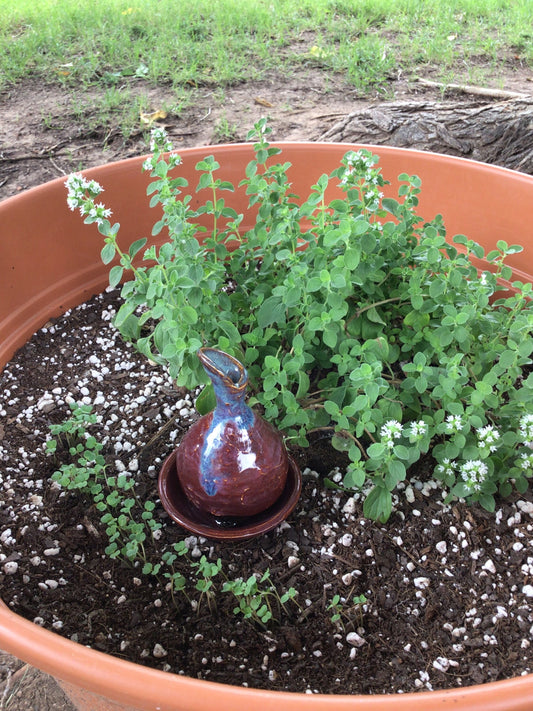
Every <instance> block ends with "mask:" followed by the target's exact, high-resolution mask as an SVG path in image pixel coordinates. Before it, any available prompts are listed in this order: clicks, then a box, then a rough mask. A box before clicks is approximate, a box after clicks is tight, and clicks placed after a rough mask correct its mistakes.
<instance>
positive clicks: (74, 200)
mask: <svg viewBox="0 0 533 711" xmlns="http://www.w3.org/2000/svg"><path fill="white" fill-rule="evenodd" d="M65 187H66V188H67V190H68V194H67V205H68V206H69V208H70V209H71V210H79V211H80V214H81V216H82V217H89V218H90V219H91V221H92V222H96V223H97V224H99V225H100V224H102V222H103V221H104V220H105V219H107V218H108V217H111V215H112V214H113V213H112V212H111V210H110V209H108V208H106V206H105V205H104V204H103V203H101V202H100V203H95V202H94V198H96V197H97V196H98V195H100V193H102V192H103V191H104V189H103V187H102V186H101V185H100V183H98V182H97V181H96V180H87V178H84V177H83V175H81V174H80V173H72V174H71V175H69V176H68V178H67V179H66V181H65Z"/></svg>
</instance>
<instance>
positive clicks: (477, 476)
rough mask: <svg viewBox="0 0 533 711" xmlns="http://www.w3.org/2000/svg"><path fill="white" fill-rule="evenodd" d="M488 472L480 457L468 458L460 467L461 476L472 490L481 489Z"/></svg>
mask: <svg viewBox="0 0 533 711" xmlns="http://www.w3.org/2000/svg"><path fill="white" fill-rule="evenodd" d="M488 472H489V469H488V467H487V465H486V464H485V462H483V461H481V460H480V459H469V460H468V461H467V462H465V463H464V464H462V465H461V467H460V473H461V478H462V479H463V481H464V482H465V483H466V484H467V486H468V487H469V488H470V489H472V490H473V491H481V484H482V483H483V482H484V481H485V479H486V477H487V474H488Z"/></svg>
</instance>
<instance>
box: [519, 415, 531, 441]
mask: <svg viewBox="0 0 533 711" xmlns="http://www.w3.org/2000/svg"><path fill="white" fill-rule="evenodd" d="M520 435H521V436H522V441H523V442H524V444H530V443H531V442H533V415H531V414H527V415H523V416H522V417H521V418H520Z"/></svg>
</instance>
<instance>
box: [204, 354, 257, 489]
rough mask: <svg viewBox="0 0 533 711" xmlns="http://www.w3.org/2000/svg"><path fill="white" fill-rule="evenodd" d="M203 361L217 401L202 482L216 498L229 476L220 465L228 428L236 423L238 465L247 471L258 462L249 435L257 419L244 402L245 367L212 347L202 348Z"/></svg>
mask: <svg viewBox="0 0 533 711" xmlns="http://www.w3.org/2000/svg"><path fill="white" fill-rule="evenodd" d="M200 359H201V361H202V365H203V366H204V369H205V371H206V373H207V375H208V376H209V378H210V379H211V382H212V383H213V389H214V391H215V397H216V402H217V404H216V407H215V409H214V411H213V417H212V420H211V423H210V426H209V428H208V430H207V432H206V434H205V439H204V443H203V446H202V451H201V454H200V483H201V485H202V487H203V489H204V491H205V492H206V494H207V495H208V496H214V495H215V494H216V493H217V491H218V488H219V485H220V482H221V481H222V479H223V478H224V477H225V476H227V475H228V474H229V473H227V472H224V471H219V469H220V466H219V462H217V459H218V460H220V459H221V457H219V452H220V450H221V449H222V448H223V447H227V446H228V442H227V438H226V428H227V426H228V425H230V424H233V431H234V433H236V434H237V437H238V443H239V453H238V458H239V464H240V465H241V467H242V468H243V469H246V468H247V465H248V466H253V464H254V462H255V454H253V452H252V451H251V442H250V437H249V435H248V431H249V430H250V428H252V427H253V424H254V419H255V418H254V413H253V410H252V409H251V408H250V407H248V405H247V404H246V403H245V401H244V397H245V392H246V383H247V382H248V375H247V373H246V369H245V368H244V366H243V365H241V363H239V362H238V361H237V360H235V359H234V358H231V357H230V356H228V355H227V354H226V353H223V352H222V351H217V350H215V349H211V348H203V349H202V351H201V354H200ZM247 445H249V446H247ZM247 457H248V458H249V461H247Z"/></svg>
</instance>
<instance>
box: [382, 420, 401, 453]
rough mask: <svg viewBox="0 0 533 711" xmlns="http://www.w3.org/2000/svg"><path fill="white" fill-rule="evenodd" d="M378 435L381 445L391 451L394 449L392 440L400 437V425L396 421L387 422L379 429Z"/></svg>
mask: <svg viewBox="0 0 533 711" xmlns="http://www.w3.org/2000/svg"><path fill="white" fill-rule="evenodd" d="M380 435H381V437H382V440H383V443H384V444H385V445H387V447H389V449H392V448H393V447H394V440H395V439H399V438H400V437H401V436H402V425H401V424H400V423H399V422H398V420H389V421H388V422H386V423H385V424H384V425H383V427H382V428H381V430H380Z"/></svg>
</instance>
